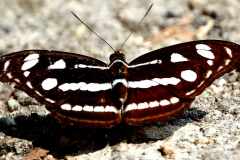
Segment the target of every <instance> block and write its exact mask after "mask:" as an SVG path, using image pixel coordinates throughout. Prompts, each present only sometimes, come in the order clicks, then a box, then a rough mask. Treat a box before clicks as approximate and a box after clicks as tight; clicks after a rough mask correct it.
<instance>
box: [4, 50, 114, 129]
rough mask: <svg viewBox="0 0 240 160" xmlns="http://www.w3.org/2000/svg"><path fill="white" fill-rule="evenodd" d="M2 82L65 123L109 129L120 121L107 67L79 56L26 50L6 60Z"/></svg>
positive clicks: (6, 57)
mask: <svg viewBox="0 0 240 160" xmlns="http://www.w3.org/2000/svg"><path fill="white" fill-rule="evenodd" d="M0 64H1V66H0V67H1V69H2V72H1V77H0V79H1V81H5V82H14V83H15V84H16V88H19V89H21V90H23V91H25V92H26V93H28V94H29V95H30V96H32V97H34V98H36V99H37V100H38V101H39V102H41V103H43V104H46V107H47V109H48V110H49V111H51V112H52V114H53V115H54V116H55V117H56V118H58V119H59V120H62V121H67V119H72V122H73V123H74V122H76V124H78V125H82V126H84V125H89V124H91V125H93V126H94V124H96V125H98V126H101V124H102V125H108V126H111V125H112V124H113V123H116V121H118V113H117V110H116V108H115V107H114V105H113V103H112V100H111V77H110V76H109V73H108V70H107V66H106V64H105V63H103V62H101V61H99V60H96V59H94V58H91V57H87V56H82V55H79V54H73V53H65V52H58V51H47V50H26V51H21V52H17V53H12V54H9V55H6V56H2V57H1V59H0ZM106 115H107V116H106Z"/></svg>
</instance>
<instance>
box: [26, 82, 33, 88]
mask: <svg viewBox="0 0 240 160" xmlns="http://www.w3.org/2000/svg"><path fill="white" fill-rule="evenodd" d="M26 85H27V86H28V87H29V88H31V89H33V86H32V84H31V82H30V81H27V83H26Z"/></svg>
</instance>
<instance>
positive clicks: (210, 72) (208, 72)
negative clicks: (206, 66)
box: [205, 70, 212, 78]
mask: <svg viewBox="0 0 240 160" xmlns="http://www.w3.org/2000/svg"><path fill="white" fill-rule="evenodd" d="M211 74H212V71H211V70H209V71H207V74H206V76H205V78H209V77H210V76H211Z"/></svg>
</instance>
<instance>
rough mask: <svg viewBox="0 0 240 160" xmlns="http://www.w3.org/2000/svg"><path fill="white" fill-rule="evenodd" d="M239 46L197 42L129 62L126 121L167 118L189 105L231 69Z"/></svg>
mask: <svg viewBox="0 0 240 160" xmlns="http://www.w3.org/2000/svg"><path fill="white" fill-rule="evenodd" d="M239 52H240V48H239V46H238V45H236V44H234V43H231V42H225V41H214V40H208V41H194V42H187V43H183V44H178V45H174V46H170V47H166V48H163V49H159V50H155V51H152V52H150V53H147V54H145V55H143V56H140V57H138V58H136V59H135V60H133V61H132V62H131V63H130V64H129V69H128V84H129V86H128V87H129V89H128V91H129V92H128V100H127V102H126V108H125V111H126V113H125V114H126V116H125V121H126V122H127V123H130V124H132V123H133V124H137V123H139V124H141V123H143V122H151V121H156V120H166V119H168V118H169V117H170V116H172V115H174V114H176V113H178V112H180V111H182V110H183V109H185V108H188V107H189V106H190V104H191V102H192V101H193V100H194V98H195V96H197V95H199V94H200V93H202V91H203V90H204V89H205V88H206V87H207V86H209V85H210V84H211V83H212V82H213V81H214V80H215V79H216V78H218V77H219V76H221V75H223V74H224V73H226V72H229V71H230V70H232V69H233V68H234V67H237V66H236V63H237V61H238V60H239V58H240V53H239Z"/></svg>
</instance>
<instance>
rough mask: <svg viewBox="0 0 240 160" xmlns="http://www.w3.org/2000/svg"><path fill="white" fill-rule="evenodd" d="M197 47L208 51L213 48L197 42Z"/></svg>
mask: <svg viewBox="0 0 240 160" xmlns="http://www.w3.org/2000/svg"><path fill="white" fill-rule="evenodd" d="M196 49H197V50H206V51H209V50H211V48H210V47H209V46H208V45H206V44H197V45H196Z"/></svg>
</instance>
